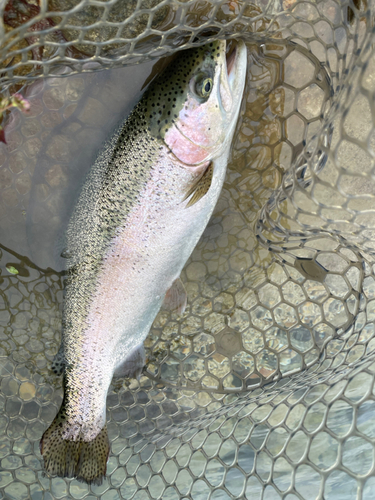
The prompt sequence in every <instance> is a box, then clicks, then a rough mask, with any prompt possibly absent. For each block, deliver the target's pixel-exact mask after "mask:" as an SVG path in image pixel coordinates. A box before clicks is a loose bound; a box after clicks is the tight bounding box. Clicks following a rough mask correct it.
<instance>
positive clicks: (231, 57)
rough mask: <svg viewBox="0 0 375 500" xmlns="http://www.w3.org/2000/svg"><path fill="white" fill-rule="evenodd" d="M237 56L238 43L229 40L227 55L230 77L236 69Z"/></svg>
mask: <svg viewBox="0 0 375 500" xmlns="http://www.w3.org/2000/svg"><path fill="white" fill-rule="evenodd" d="M236 56H237V42H236V41H235V40H229V41H228V42H227V48H226V54H225V58H226V62H227V74H228V76H230V74H231V73H232V71H233V69H234V66H235V61H236Z"/></svg>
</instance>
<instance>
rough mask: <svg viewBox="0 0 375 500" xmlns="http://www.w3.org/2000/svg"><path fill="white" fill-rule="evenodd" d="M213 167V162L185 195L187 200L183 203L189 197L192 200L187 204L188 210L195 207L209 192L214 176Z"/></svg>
mask: <svg viewBox="0 0 375 500" xmlns="http://www.w3.org/2000/svg"><path fill="white" fill-rule="evenodd" d="M213 171H214V169H213V166H212V162H210V164H209V165H208V167H207V168H206V169H205V170H204V172H203V173H202V174H201V175H200V176H199V177H198V179H197V180H196V181H195V182H194V184H193V185H192V186H191V188H190V189H189V190H188V192H187V193H186V195H185V198H184V199H183V200H182V201H185V200H187V199H188V198H189V197H191V198H190V200H189V201H188V202H187V204H186V208H189V207H191V206H192V205H195V203H197V202H198V201H199V200H200V199H201V198H203V196H204V195H205V194H206V193H207V192H208V190H209V189H210V187H211V182H212V176H213Z"/></svg>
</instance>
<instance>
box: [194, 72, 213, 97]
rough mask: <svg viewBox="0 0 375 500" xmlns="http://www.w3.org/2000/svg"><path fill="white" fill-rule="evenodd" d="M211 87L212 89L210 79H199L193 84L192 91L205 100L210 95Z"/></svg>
mask: <svg viewBox="0 0 375 500" xmlns="http://www.w3.org/2000/svg"><path fill="white" fill-rule="evenodd" d="M212 87H213V82H212V78H207V77H206V78H205V77H203V78H202V77H200V78H198V80H197V81H196V82H195V89H194V90H195V93H196V94H197V95H198V96H199V97H204V98H207V97H208V96H209V95H210V94H211V91H212Z"/></svg>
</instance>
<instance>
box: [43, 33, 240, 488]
mask: <svg viewBox="0 0 375 500" xmlns="http://www.w3.org/2000/svg"><path fill="white" fill-rule="evenodd" d="M246 61H247V57H246V47H245V45H244V43H243V42H229V43H228V44H227V42H225V41H215V42H212V43H210V44H208V45H206V46H204V47H200V48H194V49H190V50H186V51H183V52H181V53H179V54H178V56H177V57H176V59H175V60H174V61H173V62H172V63H171V65H170V66H168V67H167V69H166V70H165V71H164V72H163V73H162V74H161V75H160V76H159V77H158V78H157V79H156V80H155V81H154V82H153V83H152V84H151V85H150V87H149V89H148V90H147V91H146V92H145V94H144V96H143V97H142V99H141V100H140V101H139V103H138V104H137V105H136V107H135V108H134V110H133V111H132V113H131V114H130V116H129V117H128V118H127V119H126V120H125V122H124V123H123V124H122V125H121V126H120V127H119V128H118V130H117V131H116V133H115V134H114V135H113V137H112V138H111V139H110V140H109V141H108V142H107V143H106V145H105V147H104V149H103V151H102V152H101V153H100V154H99V156H98V158H97V160H96V162H95V164H94V166H93V167H92V169H91V171H90V173H89V175H88V177H87V179H86V181H85V184H84V186H83V188H82V191H81V194H80V196H79V199H78V202H77V205H76V207H75V209H74V212H73V215H72V217H71V220H70V222H69V225H68V229H67V235H66V239H67V249H66V258H67V269H68V280H67V286H66V292H65V300H64V310H63V340H62V349H63V362H64V366H63V368H62V371H63V387H64V400H63V403H62V406H61V408H60V411H59V412H58V414H57V416H56V417H55V419H54V421H53V422H52V424H51V426H50V427H49V428H48V429H47V430H46V431H45V433H44V434H43V437H42V440H41V445H40V448H41V453H42V455H43V458H44V466H45V469H46V472H47V473H49V474H53V475H54V474H57V475H59V476H62V477H76V478H77V479H78V480H81V481H85V482H87V483H99V484H100V482H101V481H102V478H103V476H104V475H105V473H106V463H107V459H108V455H109V442H108V435H107V429H106V398H107V391H108V388H109V385H110V383H111V380H112V377H113V375H114V374H115V375H122V376H137V375H139V374H140V371H141V369H142V368H143V366H144V363H145V358H144V350H143V341H144V340H145V338H146V336H147V334H148V333H149V330H150V328H151V325H152V323H153V321H154V319H155V316H156V315H157V313H158V311H159V309H160V307H161V306H162V304H163V302H164V305H165V306H166V307H167V308H169V309H176V310H178V311H179V312H180V313H181V312H182V311H183V310H184V308H185V305H186V293H185V289H184V286H183V284H182V282H181V281H180V279H179V276H180V273H181V270H182V268H183V266H184V264H185V262H186V261H187V259H188V257H189V256H190V254H191V252H192V251H193V249H194V247H195V245H196V244H197V242H198V240H199V238H200V236H201V235H202V232H203V231H204V229H205V227H206V225H207V223H208V221H209V218H210V216H211V214H212V211H213V209H214V207H215V204H216V202H217V200H218V197H219V194H220V191H221V188H222V185H223V182H224V178H225V172H226V166H227V161H228V156H229V152H230V146H231V141H232V137H233V134H234V130H235V126H236V122H237V118H238V114H239V110H240V104H241V99H242V95H243V91H244V85H245V76H246ZM57 365H58V363H57V364H56V366H57Z"/></svg>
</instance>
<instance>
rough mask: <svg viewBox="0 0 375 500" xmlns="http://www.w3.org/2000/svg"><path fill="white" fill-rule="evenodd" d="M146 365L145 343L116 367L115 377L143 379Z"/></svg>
mask: <svg viewBox="0 0 375 500" xmlns="http://www.w3.org/2000/svg"><path fill="white" fill-rule="evenodd" d="M145 364H146V353H145V348H144V346H143V343H142V344H140V345H138V346H137V347H135V348H134V349H133V350H132V351H130V353H129V354H128V355H127V356H126V358H125V359H124V360H123V361H122V362H121V363H120V364H119V365H118V366H117V367H116V370H115V372H114V374H113V375H114V376H115V377H126V378H136V379H137V380H139V379H140V378H141V374H142V370H143V367H144V366H145Z"/></svg>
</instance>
